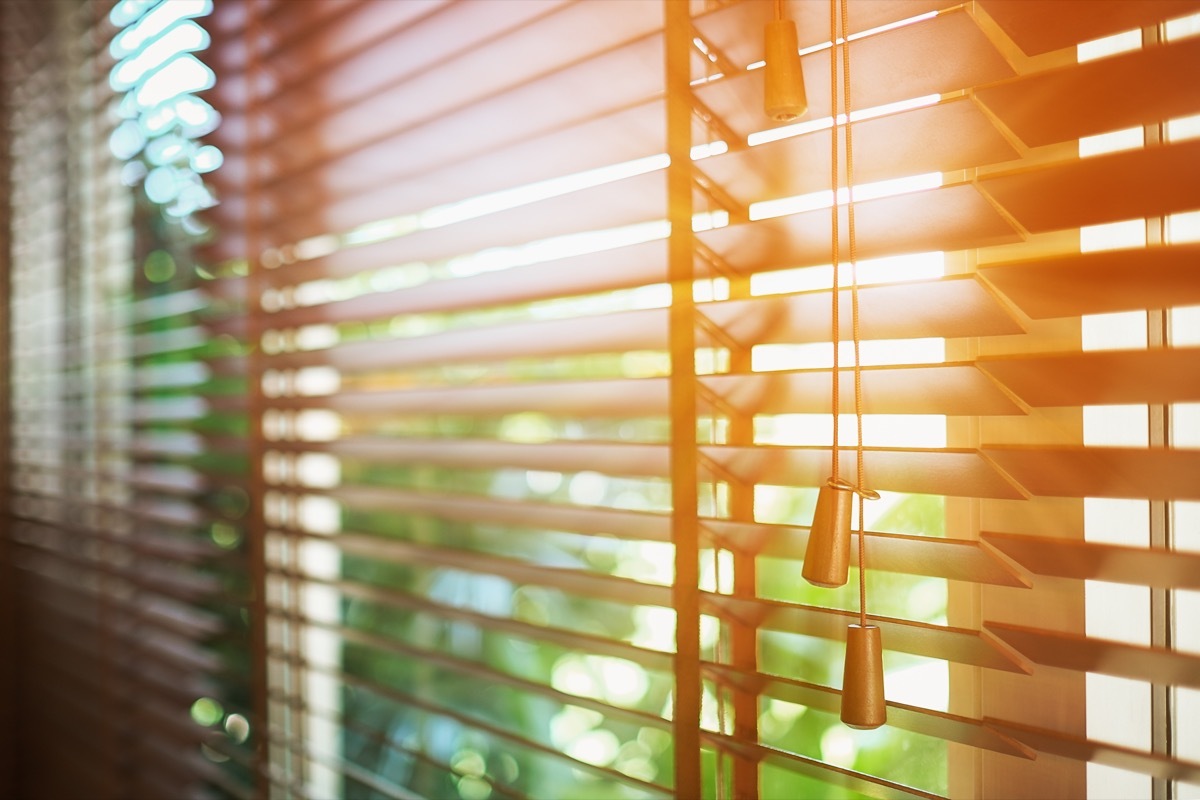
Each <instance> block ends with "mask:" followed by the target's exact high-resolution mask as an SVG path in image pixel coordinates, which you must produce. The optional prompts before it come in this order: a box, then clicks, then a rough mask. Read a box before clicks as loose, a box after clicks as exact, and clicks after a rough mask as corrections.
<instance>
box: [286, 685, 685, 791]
mask: <svg viewBox="0 0 1200 800" xmlns="http://www.w3.org/2000/svg"><path fill="white" fill-rule="evenodd" d="M305 666H307V667H309V668H311V669H313V670H314V671H317V672H321V673H324V674H327V675H329V676H330V677H332V678H334V679H335V680H337V681H338V683H340V684H345V685H347V686H352V687H354V688H355V689H358V690H365V691H367V692H370V693H371V694H374V695H376V696H379V697H383V698H385V699H387V700H389V701H390V702H393V703H400V704H402V705H404V706H409V707H412V708H415V709H419V710H421V711H423V712H425V713H427V714H435V715H438V716H441V717H445V718H448V719H453V720H455V721H457V722H458V723H460V724H462V725H464V726H466V727H469V728H472V729H476V730H481V731H483V732H484V733H485V734H487V735H488V736H489V737H494V738H497V739H500V740H502V741H505V742H507V743H509V744H510V745H515V746H516V747H517V748H520V749H522V750H530V751H533V752H537V753H538V754H540V755H542V756H546V757H549V758H551V759H553V760H555V761H559V762H562V763H564V764H567V765H569V766H570V767H571V768H572V769H577V770H580V771H582V772H586V773H588V774H590V775H593V776H596V777H599V778H602V779H607V780H612V781H614V782H616V783H619V784H628V785H630V786H633V787H636V788H637V789H638V790H639V791H641V792H642V793H643V794H647V795H649V796H650V797H654V798H657V797H664V798H665V797H671V796H672V794H671V792H670V790H668V789H666V788H663V787H660V786H657V785H655V784H651V783H647V782H646V781H642V780H639V779H637V778H631V777H629V776H628V775H625V774H624V773H622V772H618V771H616V770H614V769H611V768H608V767H598V766H595V765H593V764H590V763H588V762H586V761H579V760H577V759H575V758H572V757H571V756H569V755H567V754H565V753H563V752H562V750H561V748H559V747H556V746H550V745H544V744H542V743H540V742H538V741H536V740H532V739H527V738H524V737H522V736H518V735H516V734H513V733H511V732H510V731H509V730H508V729H506V728H503V727H500V726H499V725H495V724H492V723H490V722H487V721H484V720H481V719H477V718H476V717H474V716H471V715H467V714H463V713H460V712H458V711H456V710H454V709H451V708H446V707H442V706H440V705H438V704H436V703H432V702H430V701H429V700H428V699H426V698H425V697H423V696H421V695H418V694H410V693H409V692H406V691H403V690H401V689H396V688H393V687H390V686H383V685H380V684H378V683H375V682H373V681H369V680H366V679H364V678H360V677H358V676H357V675H353V674H350V673H344V672H333V671H330V670H329V669H328V668H327V667H324V666H323V665H313V664H306V665H305Z"/></svg>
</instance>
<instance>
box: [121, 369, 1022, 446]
mask: <svg viewBox="0 0 1200 800" xmlns="http://www.w3.org/2000/svg"><path fill="white" fill-rule="evenodd" d="M840 380H841V384H842V411H843V413H853V410H854V408H853V406H854V393H853V385H854V376H853V374H852V372H851V371H849V370H845V371H843V372H842V374H841V376H840ZM700 382H701V384H702V385H703V386H704V387H705V389H706V391H707V393H702V396H701V404H702V409H704V410H716V411H723V410H726V409H728V408H734V409H736V410H737V411H738V412H739V413H742V414H785V413H804V414H822V413H829V403H830V399H829V383H830V371H829V370H803V371H795V372H770V373H752V374H748V375H710V376H703V377H701V378H700ZM862 383H863V410H864V412H865V413H867V414H950V415H963V414H979V415H991V414H1022V413H1024V408H1023V407H1022V406H1021V405H1019V404H1018V403H1016V402H1014V400H1013V399H1012V398H1011V396H1010V395H1008V394H1007V393H1006V392H1004V391H1003V390H1002V389H1000V388H999V387H998V386H997V385H996V384H995V382H994V381H992V380H990V379H989V378H988V377H987V375H985V374H984V373H983V372H981V371H980V370H978V369H976V368H975V366H974V365H972V364H936V365H931V366H919V367H868V368H865V369H864V370H863V372H862ZM270 405H271V407H273V408H325V409H330V410H333V411H337V412H339V413H342V414H367V415H375V414H387V415H389V416H394V415H404V414H472V415H481V416H496V415H503V414H513V413H517V412H521V411H541V412H543V413H548V414H558V415H563V416H570V417H634V416H661V415H664V414H666V411H667V382H666V379H664V378H628V379H617V380H591V381H555V382H553V383H520V384H497V385H477V384H468V385H463V386H445V387H440V388H414V389H395V390H378V391H370V390H346V389H343V390H342V391H339V392H337V393H336V394H331V395H316V396H305V397H277V398H272V399H271V401H270ZM159 439H161V448H162V452H180V453H192V452H194V448H196V447H198V446H199V443H198V442H193V441H192V440H180V441H178V442H177V443H176V444H177V446H176V448H175V449H170V450H168V449H167V448H170V447H171V446H172V444H173V443H174V440H172V439H169V438H162V437H159ZM156 441H158V440H157V439H156V440H149V439H146V438H145V437H143V439H142V444H141V445H140V448H141V449H146V448H149V447H150V446H151V445H154V443H155V442H156ZM156 452H157V451H156Z"/></svg>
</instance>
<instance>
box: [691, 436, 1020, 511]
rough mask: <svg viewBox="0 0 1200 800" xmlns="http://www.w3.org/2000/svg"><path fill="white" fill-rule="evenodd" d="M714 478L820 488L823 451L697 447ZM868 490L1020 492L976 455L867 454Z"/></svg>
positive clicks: (845, 460)
mask: <svg viewBox="0 0 1200 800" xmlns="http://www.w3.org/2000/svg"><path fill="white" fill-rule="evenodd" d="M701 453H702V455H703V456H704V458H705V459H706V460H707V462H708V464H710V465H711V469H712V470H713V471H714V472H716V474H717V475H718V476H726V475H728V476H733V477H735V478H736V479H737V480H739V481H743V482H745V483H747V484H753V483H767V484H777V485H785V486H812V487H816V486H820V485H821V484H823V483H824V482H825V480H826V479H827V478H828V477H829V474H830V469H829V466H830V461H829V450H828V448H821V447H770V446H759V447H702V448H701ZM864 461H865V464H866V475H867V484H868V488H872V489H875V490H879V491H881V490H889V491H896V492H914V493H917V494H944V495H951V496H954V497H991V498H1005V499H1013V500H1016V499H1022V498H1024V497H1026V496H1027V495H1026V494H1025V492H1024V491H1023V490H1022V488H1021V486H1019V485H1018V484H1017V483H1014V482H1013V481H1012V480H1011V479H1009V478H1008V477H1007V476H1006V475H1005V474H1003V473H1002V472H1000V471H998V470H997V469H996V468H995V466H993V465H992V463H991V462H990V461H989V460H988V459H987V458H985V457H984V456H983V455H981V454H980V453H979V452H978V451H975V450H954V449H945V450H918V449H893V448H873V447H868V448H866V452H865V454H864ZM841 467H842V469H841V474H842V475H843V476H846V475H853V474H854V471H855V452H854V450H853V449H843V450H842V451H841Z"/></svg>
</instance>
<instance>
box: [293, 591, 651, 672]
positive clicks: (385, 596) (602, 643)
mask: <svg viewBox="0 0 1200 800" xmlns="http://www.w3.org/2000/svg"><path fill="white" fill-rule="evenodd" d="M272 574H277V575H280V576H281V577H284V578H291V579H300V578H301V576H300V575H293V574H292V573H289V572H286V571H275V570H272ZM304 580H311V581H313V582H314V583H315V584H321V585H324V584H325V583H326V582H323V581H321V580H320V579H314V578H313V577H312V576H304ZM329 585H333V586H335V587H336V588H337V590H338V592H339V593H340V594H341V595H342V596H343V597H345V598H347V599H350V600H355V601H360V602H367V603H376V604H379V605H383V606H387V607H388V608H389V609H391V610H393V611H397V610H398V611H399V612H401V613H414V614H428V615H431V616H434V617H437V618H439V619H446V620H453V621H455V622H463V623H466V624H469V625H473V626H475V627H476V628H479V629H480V630H488V631H492V632H497V633H505V634H508V635H511V636H517V637H520V638H523V639H529V640H532V641H539V642H548V643H550V644H554V645H557V646H559V647H563V648H566V649H569V650H573V651H577V652H580V651H581V652H587V653H594V654H597V655H605V656H611V657H613V658H623V659H625V660H627V661H632V662H634V663H635V664H640V665H641V666H642V667H644V668H645V669H648V670H658V671H661V672H669V671H670V670H671V663H672V654H671V653H668V652H665V651H661V650H650V649H647V648H645V647H639V646H637V645H632V644H629V643H628V642H622V641H619V640H616V639H610V638H607V637H604V636H597V635H595V634H591V633H587V632H585V631H580V630H568V629H565V628H553V627H548V626H545V625H535V624H533V623H530V622H525V621H523V620H517V619H512V618H510V617H502V616H495V615H492V614H481V613H479V612H476V611H472V610H470V609H464V608H461V607H459V606H453V605H445V604H442V603H435V602H432V601H430V600H428V599H426V598H424V597H418V596H416V595H411V594H406V593H402V592H399V591H396V590H394V589H381V588H379V587H376V586H366V585H363V584H359V583H352V582H349V581H336V582H332V583H330V584H329Z"/></svg>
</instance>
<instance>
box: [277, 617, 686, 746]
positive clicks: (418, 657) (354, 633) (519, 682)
mask: <svg viewBox="0 0 1200 800" xmlns="http://www.w3.org/2000/svg"><path fill="white" fill-rule="evenodd" d="M270 611H271V613H272V615H274V616H281V612H283V611H284V610H283V609H280V608H278V607H272V608H270ZM282 615H283V616H287V615H286V612H284V613H283V614H282ZM304 623H305V626H306V627H309V628H314V629H317V630H323V631H328V632H330V633H332V634H334V635H336V636H339V637H340V638H341V639H342V640H343V641H345V642H352V643H354V644H356V645H359V646H362V647H368V648H371V649H374V650H376V651H380V652H381V654H386V655H387V656H389V657H391V658H398V659H409V660H412V661H415V662H418V663H422V664H428V665H429V666H430V667H433V668H435V669H437V670H438V671H439V672H452V673H456V674H458V675H461V676H463V677H467V678H472V679H475V680H478V681H479V683H480V684H481V685H486V686H506V687H508V688H511V689H514V690H516V691H519V692H522V693H524V694H528V695H532V696H534V697H539V698H542V699H544V700H549V701H551V702H553V703H555V704H556V705H559V706H564V705H568V704H569V705H576V706H579V707H581V708H587V709H590V710H592V711H597V712H599V713H601V714H603V715H604V716H605V717H606V718H609V719H612V720H614V721H620V722H624V723H629V724H633V725H638V726H648V727H653V728H658V729H664V728H667V727H669V725H670V723H669V721H668V720H665V719H663V718H662V717H660V716H657V715H655V714H650V713H647V712H645V711H638V710H635V709H630V708H622V707H621V706H614V705H612V704H610V703H606V702H604V701H601V700H596V699H593V698H590V697H586V696H582V695H572V694H568V693H566V692H563V691H560V690H558V689H555V688H553V687H552V686H548V685H546V684H543V683H538V682H537V681H533V680H526V679H524V678H519V677H516V676H514V675H510V674H508V673H506V672H502V671H500V670H498V669H494V668H492V667H490V666H487V665H485V664H483V663H480V662H477V661H470V660H468V659H464V658H457V657H455V656H452V655H448V654H446V653H442V652H439V651H437V650H430V649H428V648H423V647H414V646H412V645H411V644H409V643H408V642H405V641H403V640H401V639H398V638H393V637H389V636H382V635H380V634H376V633H367V632H365V631H359V630H354V629H350V628H342V627H340V626H337V625H329V624H326V623H322V622H318V621H315V620H312V619H306V620H304ZM430 688H432V687H430ZM435 692H436V690H435Z"/></svg>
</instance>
